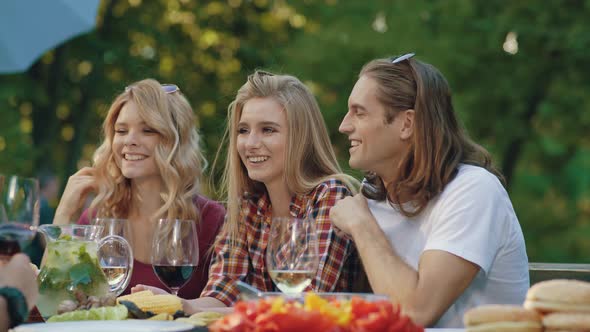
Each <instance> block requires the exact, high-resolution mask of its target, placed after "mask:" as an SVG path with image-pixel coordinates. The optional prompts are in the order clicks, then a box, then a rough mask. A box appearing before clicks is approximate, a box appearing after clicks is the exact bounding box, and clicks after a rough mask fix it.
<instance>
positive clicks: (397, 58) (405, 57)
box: [389, 53, 416, 64]
mask: <svg viewBox="0 0 590 332" xmlns="http://www.w3.org/2000/svg"><path fill="white" fill-rule="evenodd" d="M414 55H416V53H407V54H404V55H398V56H394V57H391V58H389V60H390V61H391V63H392V64H394V63H398V62H402V61H404V60H408V59H409V58H411V57H413V56H414Z"/></svg>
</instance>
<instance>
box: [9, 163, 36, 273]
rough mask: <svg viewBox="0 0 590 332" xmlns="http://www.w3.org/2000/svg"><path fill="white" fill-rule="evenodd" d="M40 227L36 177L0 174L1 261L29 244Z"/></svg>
mask: <svg viewBox="0 0 590 332" xmlns="http://www.w3.org/2000/svg"><path fill="white" fill-rule="evenodd" d="M37 226H39V182H38V181H37V179H34V178H25V177H22V176H17V175H2V174H0V263H1V262H3V261H7V260H9V259H10V257H12V255H14V254H16V253H18V252H21V251H22V250H23V249H25V248H26V247H27V246H28V245H30V244H31V242H32V241H33V238H34V237H35V234H36V231H37Z"/></svg>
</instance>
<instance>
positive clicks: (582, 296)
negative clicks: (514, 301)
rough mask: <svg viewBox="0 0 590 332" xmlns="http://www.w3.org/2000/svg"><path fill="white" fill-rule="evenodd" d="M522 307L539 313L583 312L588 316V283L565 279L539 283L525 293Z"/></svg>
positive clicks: (589, 293) (589, 287)
mask: <svg viewBox="0 0 590 332" xmlns="http://www.w3.org/2000/svg"><path fill="white" fill-rule="evenodd" d="M524 306H525V308H529V309H534V310H537V311H539V312H541V313H550V312H585V313H587V314H590V283H589V282H585V281H580V280H565V279H554V280H547V281H542V282H539V283H537V284H534V285H533V286H532V287H531V288H530V289H529V291H528V292H527V295H526V300H525V302H524Z"/></svg>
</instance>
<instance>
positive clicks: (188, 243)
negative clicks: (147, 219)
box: [152, 219, 199, 295]
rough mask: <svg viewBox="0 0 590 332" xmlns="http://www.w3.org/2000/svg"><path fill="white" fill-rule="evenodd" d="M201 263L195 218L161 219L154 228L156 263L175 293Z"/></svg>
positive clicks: (154, 259) (176, 293)
mask: <svg viewBox="0 0 590 332" xmlns="http://www.w3.org/2000/svg"><path fill="white" fill-rule="evenodd" d="M198 263H199V242H198V239H197V229H196V227H195V222H194V220H179V219H160V220H158V223H157V225H156V229H155V230H154V238H153V246H152V267H153V269H154V273H155V274H156V276H158V279H160V281H161V282H162V283H163V284H164V285H166V287H168V289H170V292H171V293H172V294H174V295H178V290H179V289H180V288H182V286H184V285H185V284H186V283H187V282H188V281H189V280H190V278H191V276H192V275H193V272H194V271H195V269H196V268H197V265H198Z"/></svg>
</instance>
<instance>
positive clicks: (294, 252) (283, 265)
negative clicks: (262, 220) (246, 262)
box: [266, 217, 319, 295]
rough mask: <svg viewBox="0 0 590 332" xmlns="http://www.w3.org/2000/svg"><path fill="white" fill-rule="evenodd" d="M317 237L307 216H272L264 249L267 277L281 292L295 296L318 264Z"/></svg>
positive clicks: (304, 285) (313, 225)
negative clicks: (268, 275) (266, 244)
mask: <svg viewBox="0 0 590 332" xmlns="http://www.w3.org/2000/svg"><path fill="white" fill-rule="evenodd" d="M318 256H319V255H318V238H317V233H316V229H315V224H314V222H313V220H311V219H298V218H283V217H281V218H279V217H276V218H273V219H272V225H271V227H270V237H269V240H268V246H267V248H266V265H267V267H268V271H269V274H270V277H271V278H272V280H273V281H274V283H275V285H276V286H277V288H278V289H280V290H281V291H282V292H283V293H286V294H293V295H296V294H298V293H301V292H302V291H303V290H304V289H305V288H307V287H308V286H309V285H310V284H311V281H312V280H313V278H314V276H315V274H316V272H317V269H318V264H319V258H318Z"/></svg>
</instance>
